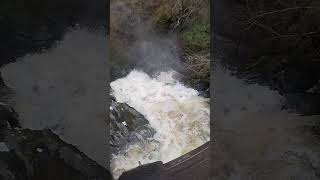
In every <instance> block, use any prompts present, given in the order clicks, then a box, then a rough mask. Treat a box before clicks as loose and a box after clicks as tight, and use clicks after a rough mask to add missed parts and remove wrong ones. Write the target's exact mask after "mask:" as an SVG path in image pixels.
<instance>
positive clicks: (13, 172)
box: [0, 105, 111, 180]
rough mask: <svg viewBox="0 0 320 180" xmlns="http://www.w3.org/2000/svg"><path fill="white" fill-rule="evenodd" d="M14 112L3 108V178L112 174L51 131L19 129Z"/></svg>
mask: <svg viewBox="0 0 320 180" xmlns="http://www.w3.org/2000/svg"><path fill="white" fill-rule="evenodd" d="M16 122H17V119H16V118H15V117H14V112H10V111H9V109H8V108H7V107H5V106H3V105H1V106H0V142H1V147H2V148H1V149H2V150H1V151H0V179H3V180H46V179H48V180H71V179H77V180H93V179H95V180H105V179H111V178H110V173H109V172H108V171H107V170H106V169H105V168H104V167H102V166H100V165H99V164H97V163H96V162H95V161H93V160H91V159H89V158H88V157H87V156H86V155H85V154H84V153H82V152H80V151H79V150H78V149H77V148H75V147H74V146H72V145H70V144H67V143H65V142H64V141H62V140H61V139H60V138H59V137H58V136H57V135H55V134H54V133H52V132H51V131H50V130H29V129H21V128H20V127H19V126H16V125H15V124H16Z"/></svg>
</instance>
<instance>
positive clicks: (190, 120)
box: [111, 70, 210, 178]
mask: <svg viewBox="0 0 320 180" xmlns="http://www.w3.org/2000/svg"><path fill="white" fill-rule="evenodd" d="M174 74H175V72H174V71H168V72H162V73H160V74H159V75H158V76H156V77H154V78H152V77H150V76H149V75H147V74H146V73H144V72H142V71H137V70H133V71H131V72H130V73H129V74H128V75H127V76H126V77H124V78H120V79H117V80H116V81H113V82H111V89H112V95H113V96H114V97H115V98H116V100H117V101H118V102H120V103H126V104H128V105H129V106H131V107H132V108H134V109H136V110H137V111H138V112H140V113H141V114H143V115H144V116H145V117H146V119H147V120H148V121H149V123H150V125H151V127H152V128H154V129H155V130H156V134H155V135H154V137H153V138H152V139H149V140H143V139H141V142H138V143H135V144H131V145H129V146H128V148H127V149H126V150H125V151H124V152H120V153H119V154H117V155H113V157H112V161H111V169H112V172H113V175H114V176H115V178H118V177H119V176H120V175H121V173H122V172H124V171H126V170H129V169H132V168H134V167H137V166H139V164H140V163H141V164H145V163H150V162H155V161H162V162H164V163H166V162H168V161H171V160H173V159H175V158H178V157H179V156H181V155H183V154H185V153H187V152H189V151H191V150H193V149H195V148H197V147H199V146H201V145H202V144H204V143H205V142H207V141H209V139H210V124H209V121H210V115H209V114H210V109H209V104H208V100H209V99H206V98H203V97H200V96H199V93H198V92H197V91H196V90H194V89H191V88H187V87H185V86H184V85H183V84H181V83H180V82H179V81H178V80H175V79H174V78H173V76H174Z"/></svg>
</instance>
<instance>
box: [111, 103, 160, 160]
mask: <svg viewBox="0 0 320 180" xmlns="http://www.w3.org/2000/svg"><path fill="white" fill-rule="evenodd" d="M110 119H111V126H110V127H111V128H110V135H111V141H110V145H111V153H112V154H118V153H119V152H120V151H121V150H124V149H125V147H126V146H127V145H128V144H132V143H133V142H136V141H139V140H141V138H142V139H147V138H151V137H152V136H153V135H154V134H155V130H154V129H153V128H152V127H150V124H149V121H148V120H147V119H146V118H145V117H144V116H143V115H142V114H140V113H139V112H138V111H136V110H135V109H133V108H131V107H130V106H128V105H127V104H124V103H118V102H116V101H115V99H114V98H112V101H111V108H110Z"/></svg>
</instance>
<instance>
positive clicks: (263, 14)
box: [248, 6, 314, 24]
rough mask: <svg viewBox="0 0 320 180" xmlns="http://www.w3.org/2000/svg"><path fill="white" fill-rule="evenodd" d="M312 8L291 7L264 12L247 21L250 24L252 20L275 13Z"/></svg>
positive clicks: (309, 7)
mask: <svg viewBox="0 0 320 180" xmlns="http://www.w3.org/2000/svg"><path fill="white" fill-rule="evenodd" d="M312 8H314V7H311V6H307V7H292V8H286V9H280V10H276V11H271V12H265V13H262V14H259V15H257V16H255V17H252V18H250V19H249V20H248V23H249V24H250V23H252V21H253V20H255V19H258V18H261V17H263V16H266V15H270V14H276V13H282V12H286V11H291V10H297V9H312Z"/></svg>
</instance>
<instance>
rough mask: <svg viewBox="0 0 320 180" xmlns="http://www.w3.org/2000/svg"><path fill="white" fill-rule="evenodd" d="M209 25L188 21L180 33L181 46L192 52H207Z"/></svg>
mask: <svg viewBox="0 0 320 180" xmlns="http://www.w3.org/2000/svg"><path fill="white" fill-rule="evenodd" d="M209 30H210V29H209V24H207V23H201V22H198V21H196V20H190V21H189V22H188V23H187V27H186V29H185V30H184V31H183V33H182V43H183V45H184V46H185V47H186V48H188V49H191V50H192V51H206V52H207V51H209V45H210V33H209Z"/></svg>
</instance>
